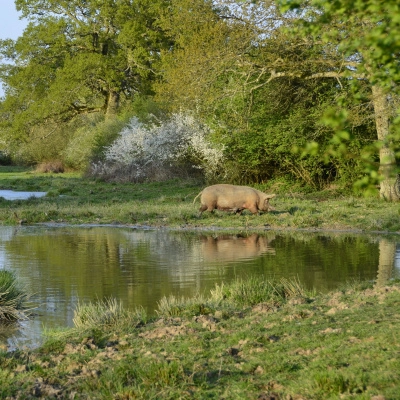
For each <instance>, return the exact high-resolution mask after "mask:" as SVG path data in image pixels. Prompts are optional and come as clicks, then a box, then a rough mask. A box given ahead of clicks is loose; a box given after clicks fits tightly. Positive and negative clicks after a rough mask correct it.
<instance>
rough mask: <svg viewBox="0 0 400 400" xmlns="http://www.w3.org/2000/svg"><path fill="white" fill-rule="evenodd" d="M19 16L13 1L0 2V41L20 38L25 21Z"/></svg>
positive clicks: (3, 0)
mask: <svg viewBox="0 0 400 400" xmlns="http://www.w3.org/2000/svg"><path fill="white" fill-rule="evenodd" d="M19 16H20V14H19V13H18V12H17V10H16V9H15V4H14V0H0V39H17V38H18V36H21V34H22V32H23V30H24V28H25V26H26V25H27V21H26V20H20V19H19ZM2 95H3V90H2V88H1V85H0V97H1V96H2Z"/></svg>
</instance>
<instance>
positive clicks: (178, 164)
mask: <svg viewBox="0 0 400 400" xmlns="http://www.w3.org/2000/svg"><path fill="white" fill-rule="evenodd" d="M104 158H105V159H104V161H99V162H97V163H96V162H94V163H92V166H91V169H92V171H91V173H92V175H93V176H99V177H107V176H108V177H113V175H114V179H115V178H116V177H117V176H118V177H119V179H123V180H126V181H129V180H131V181H133V182H141V181H145V180H157V179H158V180H159V179H161V177H162V175H163V174H164V173H165V174H166V176H167V177H171V175H170V174H169V173H168V171H174V170H175V171H177V172H176V173H177V174H178V175H179V174H182V173H183V174H184V173H185V172H186V171H189V173H190V171H191V169H196V168H197V169H201V170H202V171H203V172H204V175H205V177H206V178H207V179H208V180H211V179H213V178H214V179H215V177H216V176H217V175H218V173H219V172H220V167H221V165H222V151H220V150H218V149H216V148H215V147H213V146H212V145H211V143H210V131H209V129H208V128H207V127H206V126H205V125H201V124H199V123H198V122H197V121H196V120H195V119H194V118H193V117H192V116H190V115H185V114H182V113H180V114H173V115H172V116H171V117H170V119H169V120H166V121H163V122H161V123H160V124H151V125H148V126H145V125H143V124H142V123H140V122H139V120H138V119H137V118H133V119H131V120H130V122H129V124H128V125H127V126H126V127H125V128H124V129H123V130H122V131H121V132H120V134H119V136H118V138H117V139H116V140H115V141H114V142H113V143H112V144H111V146H109V147H108V148H107V149H106V151H105V157H104ZM118 171H121V172H118ZM126 171H129V173H128V174H127V173H126ZM172 173H173V172H172ZM155 178H156V179H155Z"/></svg>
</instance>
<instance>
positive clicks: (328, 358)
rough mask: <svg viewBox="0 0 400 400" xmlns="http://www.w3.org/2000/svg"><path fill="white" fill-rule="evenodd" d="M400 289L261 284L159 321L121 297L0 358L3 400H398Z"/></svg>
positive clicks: (162, 315)
mask: <svg viewBox="0 0 400 400" xmlns="http://www.w3.org/2000/svg"><path fill="white" fill-rule="evenodd" d="M399 305H400V285H399V283H395V282H392V283H391V284H390V285H388V286H384V287H373V286H372V285H369V284H353V285H352V286H348V287H347V288H343V289H342V290H340V291H337V292H334V293H329V294H325V295H318V294H315V293H307V292H305V291H304V290H303V289H302V288H301V287H300V286H299V285H298V283H296V282H290V281H280V282H260V281H257V280H254V279H250V280H249V281H245V282H242V281H236V282H233V283H232V284H231V285H229V286H219V287H216V288H215V289H214V290H213V291H211V293H210V295H209V297H200V296H198V297H196V298H192V299H176V298H172V297H171V298H166V299H163V300H162V301H161V302H160V305H159V315H158V317H157V318H155V319H152V320H147V318H146V315H145V313H144V312H143V311H141V310H138V311H136V312H128V311H126V310H123V309H122V307H121V306H119V305H118V303H117V302H115V301H108V302H104V303H100V304H96V305H81V306H80V307H79V308H78V311H77V313H76V316H75V320H74V321H75V324H76V327H75V328H73V329H71V330H68V331H63V332H53V333H51V334H50V336H49V339H48V341H47V343H46V344H45V345H43V346H42V347H41V348H40V349H37V350H34V351H22V350H21V351H18V352H16V353H13V354H6V353H0V397H1V398H9V399H14V398H15V399H16V398H34V397H39V398H46V399H47V398H70V399H84V398H85V399H87V398H93V399H110V398H113V399H136V398H140V399H142V398H143V399H207V398H210V399H211V398H212V399H297V400H300V399H329V398H332V399H337V398H342V399H346V398H352V399H372V398H373V399H376V400H378V399H398V398H399V397H398V396H399V393H400V356H399V354H400V353H399V351H400V341H399V336H398V332H399V329H400V314H399Z"/></svg>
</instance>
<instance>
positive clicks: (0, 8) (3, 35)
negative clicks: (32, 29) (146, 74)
mask: <svg viewBox="0 0 400 400" xmlns="http://www.w3.org/2000/svg"><path fill="white" fill-rule="evenodd" d="M19 16H20V14H19V13H17V10H16V9H15V5H14V1H13V0H1V5H0V39H7V38H11V39H16V38H17V37H18V36H20V35H21V33H22V31H23V30H24V28H25V26H26V23H27V22H26V20H23V21H21V20H20V19H19Z"/></svg>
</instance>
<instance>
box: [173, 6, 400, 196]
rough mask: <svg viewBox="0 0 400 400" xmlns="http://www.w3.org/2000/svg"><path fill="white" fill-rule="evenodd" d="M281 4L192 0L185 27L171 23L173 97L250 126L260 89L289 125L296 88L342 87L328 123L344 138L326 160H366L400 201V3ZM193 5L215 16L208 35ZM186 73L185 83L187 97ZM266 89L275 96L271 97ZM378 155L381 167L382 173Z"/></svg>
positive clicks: (385, 191) (182, 19) (336, 139)
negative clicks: (398, 107) (399, 183)
mask: <svg viewBox="0 0 400 400" xmlns="http://www.w3.org/2000/svg"><path fill="white" fill-rule="evenodd" d="M181 2H183V3H184V2H185V0H181ZM183 3H182V4H183ZM283 3H284V4H285V5H286V7H284V8H283V9H281V8H280V7H279V6H280V3H279V2H278V1H275V0H258V1H257V0H256V1H254V0H251V1H250V0H249V1H237V0H216V1H214V2H213V3H211V2H204V1H201V0H199V1H197V2H190V4H191V5H192V8H190V7H188V8H187V9H188V10H189V11H188V12H187V13H186V12H185V11H183V12H182V11H180V12H179V14H178V13H177V14H176V15H177V16H176V17H175V19H174V20H173V21H179V23H175V24H170V25H171V26H172V28H171V30H170V31H171V32H172V33H173V34H174V35H175V36H174V38H175V39H176V43H177V44H178V47H176V48H175V51H174V53H173V56H174V57H175V61H176V63H175V64H174V61H173V60H172V61H169V62H168V68H166V75H165V78H166V80H167V83H166V85H167V87H168V85H169V93H171V94H172V95H176V96H177V98H178V99H179V98H180V99H185V101H184V103H185V104H192V105H193V106H196V107H197V109H200V111H203V112H205V114H208V115H209V114H210V113H213V114H214V115H215V116H216V118H218V117H219V116H220V115H221V113H225V116H227V115H228V113H227V110H229V109H230V111H231V112H230V120H232V121H234V122H235V123H237V122H238V121H239V122H241V123H242V124H243V125H246V124H247V125H248V123H249V119H248V118H246V117H245V115H247V117H249V116H250V118H251V113H252V112H254V110H255V108H254V107H255V106H258V108H259V109H260V107H259V103H258V105H257V104H256V103H255V101H254V100H255V99H257V97H258V102H260V101H262V100H261V99H260V95H257V93H265V94H269V97H266V98H265V102H270V103H271V104H273V105H274V107H270V108H268V107H265V108H264V109H265V110H266V112H269V113H270V112H271V109H273V110H274V113H275V116H276V117H278V118H281V120H282V119H283V118H287V116H288V114H287V113H288V112H291V111H290V110H291V108H290V107H288V103H290V104H293V102H292V101H293V99H292V98H290V97H289V99H288V101H286V102H285V101H284V99H282V97H280V94H281V93H290V91H293V92H295V91H297V90H298V88H299V86H300V87H301V86H303V87H304V88H306V87H308V88H309V89H310V90H312V91H315V93H316V92H317V91H318V90H319V89H316V86H320V87H321V90H322V92H324V90H325V89H324V87H326V85H331V87H332V86H333V87H334V89H336V90H333V91H331V92H330V94H329V95H328V96H331V97H327V100H328V101H326V102H325V105H327V104H329V103H330V104H331V106H335V112H334V113H332V112H331V114H330V117H329V115H328V114H327V116H326V117H325V119H324V121H325V123H326V124H327V125H328V126H329V129H331V130H332V132H333V131H336V134H335V135H333V137H332V138H331V143H330V147H326V148H325V151H324V158H325V159H326V158H329V159H331V160H332V159H336V160H339V159H345V160H350V161H351V160H353V161H354V160H357V162H358V163H359V164H361V163H362V162H364V164H365V165H366V167H365V168H368V172H370V177H374V176H375V177H376V178H377V181H380V180H382V182H381V191H380V192H381V197H383V198H386V199H388V200H397V199H398V195H399V194H400V190H397V187H396V184H395V182H396V164H395V151H396V147H395V146H396V141H395V140H394V136H393V135H394V134H395V133H396V129H397V127H396V124H398V123H399V122H400V121H398V120H396V119H395V118H394V116H395V113H393V109H395V103H396V101H398V80H399V73H398V71H399V65H398V55H399V49H398V43H400V40H398V39H399V38H398V35H399V34H398V32H399V29H398V24H399V21H398V17H397V15H399V12H398V11H399V6H398V5H397V4H396V2H395V1H394V0H390V1H389V2H385V5H384V6H382V4H381V3H382V2H380V1H378V0H371V1H361V0H360V1H358V0H354V1H344V0H343V1H336V2H332V4H331V3H328V2H326V1H322V0H312V1H295V0H287V1H283ZM175 4H176V3H175ZM193 4H199V5H198V7H203V8H204V7H207V10H208V13H209V15H210V18H208V19H207V21H209V23H208V25H204V29H202V27H200V26H198V25H196V21H200V20H201V19H200V18H199V17H198V18H197V19H195V16H194V15H195V11H196V8H194V7H193ZM343 4H344V6H343ZM182 9H183V7H182ZM203 14H204V13H203ZM211 21H212V24H211ZM182 32H185V34H183V33H182ZM188 33H189V34H188ZM179 38H183V40H181V41H180V40H179ZM200 39H203V41H202V42H201V41H200ZM170 57H171V58H172V56H170ZM187 60H192V62H188V61H187ZM178 77H179V79H180V80H181V81H184V82H185V84H184V85H181V88H182V89H181V91H180V92H179V91H178V90H177V88H179V87H180V86H179V83H177V82H178V80H179V79H178ZM328 81H330V82H331V83H330V84H329V83H328ZM277 82H279V83H277ZM300 82H302V83H300ZM312 82H315V83H312ZM317 82H318V83H317ZM268 87H269V88H271V89H273V90H271V91H270V92H269V91H268V90H267V89H266V88H268ZM274 91H275V94H274ZM318 96H320V95H318ZM333 96H335V98H336V102H335V103H334V102H333V101H332V100H333V99H334V97H333ZM278 100H279V101H278ZM310 100H312V101H310ZM178 102H179V101H177V103H178ZM307 103H308V107H309V109H310V110H313V109H314V108H315V106H316V104H317V103H316V101H315V96H314V99H313V96H312V95H309V94H307V95H306V96H304V104H307ZM181 104H182V102H181ZM318 104H320V106H321V107H322V106H323V103H321V102H319V103H318ZM246 108H247V111H245V110H246ZM306 108H307V107H304V109H306ZM330 108H332V107H330ZM277 110H278V112H276V111H277ZM243 111H245V112H243ZM285 113H286V115H285ZM239 114H240V115H239ZM270 116H271V114H270ZM347 116H350V118H347ZM240 118H242V120H241V121H240ZM371 118H374V120H375V135H376V136H375V140H374V141H373V142H374V146H368V148H367V146H365V145H366V144H367V143H368V142H372V141H371V136H370V132H371V123H370V122H369V121H370V120H371ZM390 126H391V128H390ZM390 129H392V130H390ZM324 140H325V139H324ZM317 143H318V144H321V143H320V141H319V139H318V140H314V144H317ZM311 147H312V148H313V149H314V151H315V150H316V149H317V147H316V146H311ZM351 147H352V148H353V149H354V153H353V154H351V153H349V148H351ZM361 147H364V150H362V151H360V148H361ZM377 149H379V151H377ZM375 159H376V161H378V160H379V162H380V166H381V167H380V175H377V174H376V172H377V171H376V170H377V168H376V166H375V164H374V161H375ZM345 162H347V161H345ZM359 177H360V175H359ZM368 182H371V180H368V179H367V180H364V181H361V183H366V184H368Z"/></svg>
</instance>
